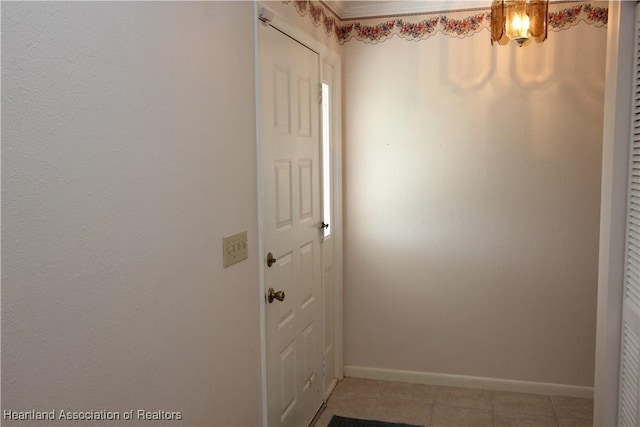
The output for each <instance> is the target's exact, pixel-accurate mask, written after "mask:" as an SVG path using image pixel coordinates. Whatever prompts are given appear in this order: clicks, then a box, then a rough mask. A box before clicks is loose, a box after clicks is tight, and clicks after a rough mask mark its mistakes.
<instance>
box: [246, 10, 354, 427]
mask: <svg viewBox="0 0 640 427" xmlns="http://www.w3.org/2000/svg"><path fill="white" fill-rule="evenodd" d="M263 9H266V10H268V11H270V12H271V20H270V22H269V25H271V26H272V27H274V28H276V29H278V30H279V31H281V32H283V33H285V34H287V35H288V36H290V37H292V38H293V39H295V40H298V41H299V42H300V43H302V44H304V45H305V46H307V47H308V48H310V49H311V50H313V51H315V52H317V53H318V54H319V57H320V58H319V59H320V60H319V68H320V73H322V66H321V64H322V62H326V63H328V64H330V65H332V66H333V69H334V76H333V81H334V97H333V103H332V108H333V111H334V115H335V118H336V120H335V123H334V135H333V136H334V149H333V151H334V152H333V156H334V157H333V158H334V164H333V167H334V171H333V177H334V189H333V191H334V194H333V200H334V222H335V224H334V225H335V227H334V229H333V232H334V239H335V243H334V244H335V248H334V257H335V259H334V269H335V300H334V303H335V314H336V316H335V322H334V334H335V347H334V348H335V365H336V376H337V378H340V379H341V378H342V377H343V376H344V357H343V354H344V344H343V298H342V296H343V247H342V245H343V234H342V233H343V219H342V119H341V118H342V85H341V82H342V61H341V57H340V55H339V54H338V53H336V52H334V51H333V50H331V49H330V48H329V47H327V46H326V45H324V44H322V43H321V42H319V41H318V40H316V39H315V38H313V37H312V36H311V35H309V34H308V33H306V32H305V31H303V30H301V29H300V28H298V27H297V26H295V25H294V24H292V23H290V22H289V21H287V20H286V19H285V18H284V17H282V16H281V15H279V14H277V13H275V12H273V11H272V10H271V9H270V8H269V7H268V6H267V5H265V4H264V3H261V2H254V71H255V72H254V85H255V93H256V105H255V108H256V149H257V159H256V168H258V169H257V170H258V173H257V179H258V188H259V189H261V188H263V182H262V173H261V168H262V167H261V165H262V153H261V151H260V147H261V142H262V141H261V135H260V129H261V127H260V124H261V119H262V118H261V114H260V86H259V85H260V57H259V54H260V51H259V38H258V25H265V24H264V23H262V22H261V21H260V20H259V16H260V11H261V10H263ZM320 81H322V74H321V75H320ZM263 236H264V224H263V195H262V191H258V271H259V272H260V274H259V277H260V292H259V295H258V298H260V359H261V376H262V387H261V389H262V425H263V426H265V427H267V426H268V408H267V341H266V321H265V319H266V310H265V304H264V295H265V292H266V288H265V278H264V268H263V267H264V266H263V264H264V259H265V258H266V253H265V248H264V243H263Z"/></svg>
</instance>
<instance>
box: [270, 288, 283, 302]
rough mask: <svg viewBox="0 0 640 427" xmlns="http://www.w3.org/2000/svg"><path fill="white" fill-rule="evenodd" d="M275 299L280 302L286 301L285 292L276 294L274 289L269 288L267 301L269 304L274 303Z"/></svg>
mask: <svg viewBox="0 0 640 427" xmlns="http://www.w3.org/2000/svg"><path fill="white" fill-rule="evenodd" d="M274 299H277V300H278V301H284V291H278V292H276V291H275V290H274V289H273V288H269V293H268V294H267V300H268V301H269V303H272V302H273V300H274Z"/></svg>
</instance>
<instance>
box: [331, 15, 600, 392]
mask: <svg viewBox="0 0 640 427" xmlns="http://www.w3.org/2000/svg"><path fill="white" fill-rule="evenodd" d="M605 44H606V30H605V29H603V28H596V27H593V26H590V25H586V24H580V25H578V26H576V27H574V28H572V29H570V30H568V31H561V32H559V33H550V36H549V39H548V40H547V41H546V42H545V43H544V44H541V45H536V44H533V45H531V46H527V47H524V48H520V49H519V48H517V47H516V46H513V45H512V46H507V47H497V46H496V47H493V48H492V47H491V46H490V43H489V35H488V33H487V32H482V33H480V34H478V35H476V36H473V37H470V38H465V39H455V38H450V37H445V36H436V37H433V38H431V39H428V40H426V41H423V42H410V41H406V40H402V39H398V38H392V39H390V40H387V41H385V42H384V43H380V44H377V45H370V44H365V43H360V42H349V43H347V44H346V45H345V48H344V49H345V52H344V63H345V66H344V70H345V71H344V76H345V82H344V94H345V97H344V106H345V107H344V108H345V118H344V129H345V296H344V305H345V365H352V366H363V367H376V368H387V369H400V370H412V371H423V372H433V373H444V374H459V375H471V376H479V377H490V378H502V379H514V380H526V381H536V382H547V383H558V384H569V385H577V386H592V385H593V369H594V351H595V324H596V286H597V262H598V259H597V256H598V221H599V206H600V198H599V191H600V167H601V140H602V117H603V87H604V59H605Z"/></svg>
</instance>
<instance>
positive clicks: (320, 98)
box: [318, 83, 322, 104]
mask: <svg viewBox="0 0 640 427" xmlns="http://www.w3.org/2000/svg"><path fill="white" fill-rule="evenodd" d="M318 104H322V83H320V84H319V85H318Z"/></svg>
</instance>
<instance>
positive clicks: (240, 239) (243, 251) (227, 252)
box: [222, 231, 249, 268]
mask: <svg viewBox="0 0 640 427" xmlns="http://www.w3.org/2000/svg"><path fill="white" fill-rule="evenodd" d="M248 257H249V249H248V245H247V232H246V231H243V232H241V233H237V234H234V235H231V236H225V237H223V238H222V264H223V266H224V267H225V268H226V267H229V266H230V265H233V264H235V263H237V262H240V261H243V260H245V259H247V258H248Z"/></svg>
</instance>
